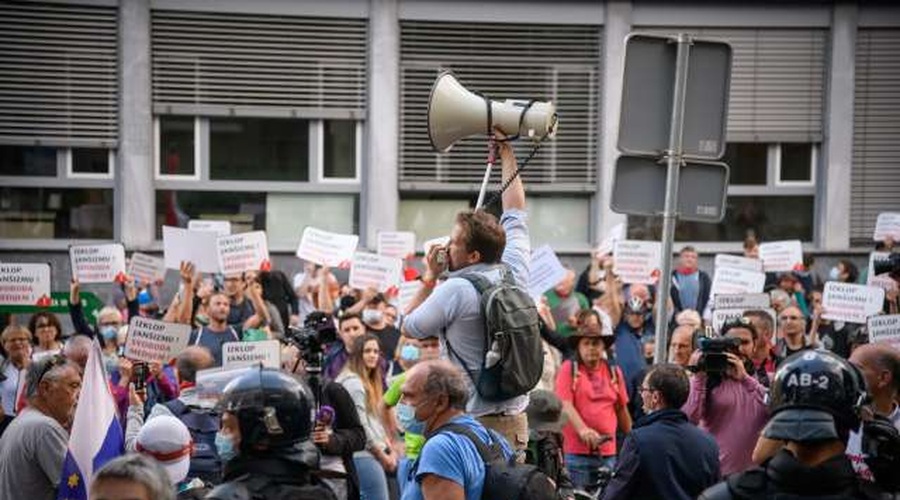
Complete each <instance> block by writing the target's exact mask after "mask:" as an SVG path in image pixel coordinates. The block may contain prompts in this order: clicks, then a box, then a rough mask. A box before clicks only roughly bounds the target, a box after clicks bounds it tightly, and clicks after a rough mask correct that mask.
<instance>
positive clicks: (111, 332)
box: [100, 326, 119, 340]
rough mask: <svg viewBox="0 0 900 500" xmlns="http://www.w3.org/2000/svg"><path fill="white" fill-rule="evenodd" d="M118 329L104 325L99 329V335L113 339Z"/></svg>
mask: <svg viewBox="0 0 900 500" xmlns="http://www.w3.org/2000/svg"><path fill="white" fill-rule="evenodd" d="M118 334H119V330H118V329H116V327H114V326H104V327H103V328H101V329H100V335H102V336H103V339H104V340H113V339H115V338H116V336H118Z"/></svg>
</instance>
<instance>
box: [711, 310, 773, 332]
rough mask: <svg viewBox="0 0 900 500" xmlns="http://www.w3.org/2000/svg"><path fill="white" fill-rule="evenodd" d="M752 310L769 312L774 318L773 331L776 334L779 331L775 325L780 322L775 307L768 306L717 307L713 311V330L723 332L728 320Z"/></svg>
mask: <svg viewBox="0 0 900 500" xmlns="http://www.w3.org/2000/svg"><path fill="white" fill-rule="evenodd" d="M750 310H757V311H763V312H765V313H766V314H768V315H769V316H770V317H771V318H772V333H773V334H774V333H775V332H776V331H777V329H776V328H775V326H776V325H777V324H778V321H777V320H776V313H775V309H770V308H767V307H762V308H750V309H741V308H738V309H716V310H714V311H713V315H712V327H713V330H715V332H716V333H721V332H722V325H724V324H725V322H726V321H728V320H733V319H737V318H740V317H743V316H744V314H745V313H746V312H747V311H750Z"/></svg>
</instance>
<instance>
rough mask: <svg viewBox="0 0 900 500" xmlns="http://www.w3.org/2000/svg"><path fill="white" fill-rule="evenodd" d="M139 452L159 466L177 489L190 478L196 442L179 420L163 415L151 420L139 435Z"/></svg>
mask: <svg viewBox="0 0 900 500" xmlns="http://www.w3.org/2000/svg"><path fill="white" fill-rule="evenodd" d="M136 448H137V451H138V452H139V453H142V454H144V455H147V456H149V457H150V458H153V459H154V460H156V461H157V462H159V464H160V465H162V466H163V467H164V468H165V469H166V472H168V473H169V479H170V480H171V481H172V484H173V485H174V484H178V483H180V482H181V481H184V479H185V478H186V477H187V474H188V469H189V468H190V465H191V453H192V452H193V450H194V441H193V439H191V433H190V431H188V428H187V427H186V426H185V425H184V423H182V422H181V420H178V419H177V418H176V417H173V416H170V415H160V416H158V417H154V418H151V419H150V420H148V421H147V423H145V424H144V426H143V427H141V431H140V432H139V433H138V436H137V447H136Z"/></svg>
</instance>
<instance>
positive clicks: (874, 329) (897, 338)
mask: <svg viewBox="0 0 900 500" xmlns="http://www.w3.org/2000/svg"><path fill="white" fill-rule="evenodd" d="M866 324H867V325H868V330H869V341H870V342H872V343H873V344H874V343H875V342H884V343H887V344H890V345H892V346H894V348H895V349H900V314H891V315H888V316H871V317H869V321H868V322H867V323H866Z"/></svg>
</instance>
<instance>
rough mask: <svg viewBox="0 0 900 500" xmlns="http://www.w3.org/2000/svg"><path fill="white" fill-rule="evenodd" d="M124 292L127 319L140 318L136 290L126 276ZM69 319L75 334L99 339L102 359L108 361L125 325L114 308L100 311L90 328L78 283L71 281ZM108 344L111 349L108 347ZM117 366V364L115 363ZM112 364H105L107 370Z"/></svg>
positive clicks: (130, 277)
mask: <svg viewBox="0 0 900 500" xmlns="http://www.w3.org/2000/svg"><path fill="white" fill-rule="evenodd" d="M122 289H123V291H124V292H125V300H126V301H127V304H128V317H129V318H132V317H137V316H140V306H139V305H138V290H137V287H136V286H135V285H134V277H133V276H126V279H125V282H124V283H123V284H122ZM69 317H70V318H71V319H72V326H73V327H75V333H77V334H79V335H87V336H88V337H91V338H94V337H97V338H99V339H100V346H101V347H103V353H104V357H105V358H107V359H110V358H111V357H112V354H114V353H115V351H116V348H117V347H118V339H117V333H118V330H119V327H121V326H122V325H124V324H125V321H126V319H127V318H124V317H122V313H121V312H119V310H118V309H116V308H115V307H111V306H107V307H104V308H103V309H101V310H100V313H99V314H98V315H97V327H96V328H92V327H91V325H89V324H88V322H87V319H86V317H85V314H84V308H83V307H82V306H81V287H80V286H79V284H78V281H74V280H73V281H72V283H71V285H70V286H69ZM110 344H112V345H113V347H110ZM116 366H118V363H116ZM112 367H113V366H112V363H111V362H110V363H107V369H109V368H112Z"/></svg>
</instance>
